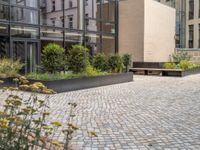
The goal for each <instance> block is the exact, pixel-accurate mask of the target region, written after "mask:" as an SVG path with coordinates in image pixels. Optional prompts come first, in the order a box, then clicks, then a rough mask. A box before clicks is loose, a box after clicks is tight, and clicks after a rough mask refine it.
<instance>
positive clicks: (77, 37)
mask: <svg viewBox="0 0 200 150" xmlns="http://www.w3.org/2000/svg"><path fill="white" fill-rule="evenodd" d="M82 39H83V34H82V33H79V32H72V31H66V32H65V41H68V42H71V41H73V42H79V43H80V42H82Z"/></svg>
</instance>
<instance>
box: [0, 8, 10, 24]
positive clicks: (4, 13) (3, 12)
mask: <svg viewBox="0 0 200 150" xmlns="http://www.w3.org/2000/svg"><path fill="white" fill-rule="evenodd" d="M0 20H1V21H8V20H9V7H8V6H6V5H0Z"/></svg>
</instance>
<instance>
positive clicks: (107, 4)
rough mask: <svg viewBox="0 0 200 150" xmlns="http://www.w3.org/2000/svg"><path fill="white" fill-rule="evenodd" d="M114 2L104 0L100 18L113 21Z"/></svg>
mask: <svg viewBox="0 0 200 150" xmlns="http://www.w3.org/2000/svg"><path fill="white" fill-rule="evenodd" d="M115 3H116V2H115V1H111V0H104V2H103V4H102V16H101V19H102V20H104V21H115V7H116V6H115Z"/></svg>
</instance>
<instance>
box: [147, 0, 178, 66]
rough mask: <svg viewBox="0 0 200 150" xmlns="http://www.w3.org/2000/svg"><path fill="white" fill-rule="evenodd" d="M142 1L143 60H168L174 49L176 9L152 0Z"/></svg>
mask: <svg viewBox="0 0 200 150" xmlns="http://www.w3.org/2000/svg"><path fill="white" fill-rule="evenodd" d="M144 1H145V21H144V22H145V26H144V61H145V62H166V61H169V58H170V56H171V55H172V53H173V52H174V50H175V20H176V17H175V16H176V11H175V9H174V8H171V7H168V6H165V5H163V4H160V3H158V2H156V1H153V0H144Z"/></svg>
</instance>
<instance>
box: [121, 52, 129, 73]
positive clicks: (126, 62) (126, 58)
mask: <svg viewBox="0 0 200 150" xmlns="http://www.w3.org/2000/svg"><path fill="white" fill-rule="evenodd" d="M122 61H123V65H124V67H125V69H126V72H128V71H129V66H130V65H131V55H129V54H124V55H123V56H122Z"/></svg>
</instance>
